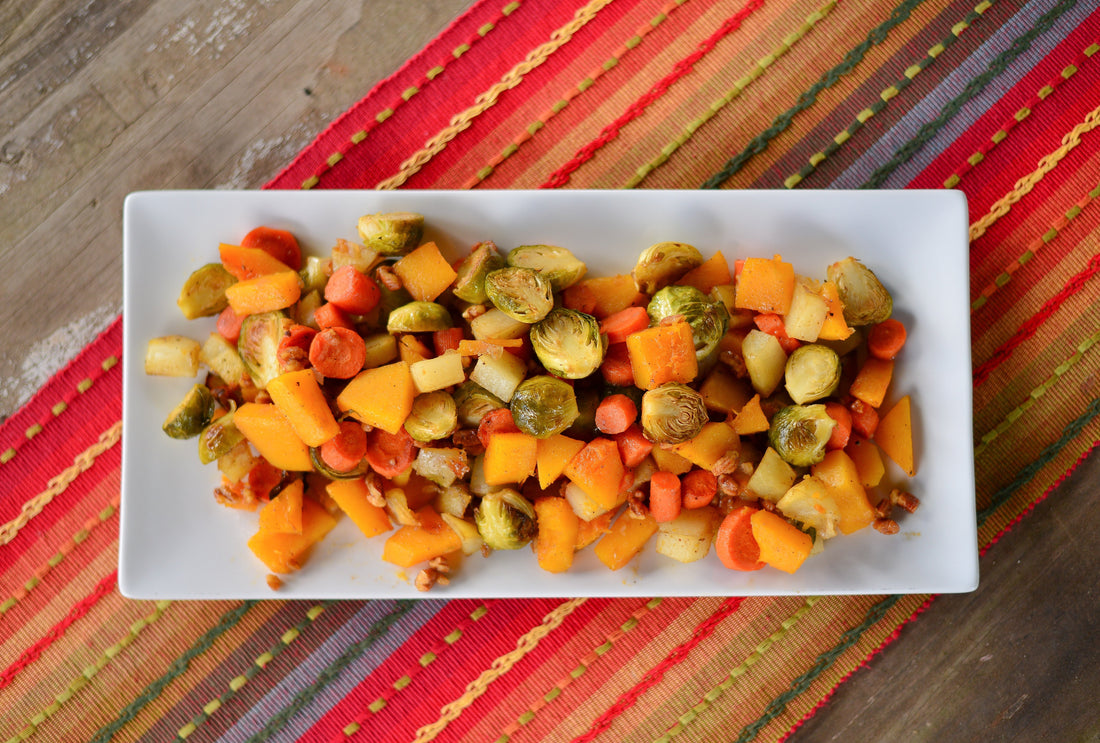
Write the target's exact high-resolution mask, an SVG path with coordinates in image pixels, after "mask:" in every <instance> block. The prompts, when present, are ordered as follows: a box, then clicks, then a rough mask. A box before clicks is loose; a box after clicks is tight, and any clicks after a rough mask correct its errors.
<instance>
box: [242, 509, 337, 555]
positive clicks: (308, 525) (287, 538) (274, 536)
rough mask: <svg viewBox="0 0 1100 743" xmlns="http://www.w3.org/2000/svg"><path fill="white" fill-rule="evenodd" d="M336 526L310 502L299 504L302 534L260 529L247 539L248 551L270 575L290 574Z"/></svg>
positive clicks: (323, 511)
mask: <svg viewBox="0 0 1100 743" xmlns="http://www.w3.org/2000/svg"><path fill="white" fill-rule="evenodd" d="M334 526H336V519H335V518H334V517H333V516H332V515H331V514H330V513H329V512H328V511H326V510H325V509H324V508H322V507H321V506H319V505H317V504H316V503H314V502H313V501H311V500H303V501H302V533H301V534H287V533H278V532H267V531H263V530H260V531H258V532H256V533H255V534H254V535H252V538H250V539H249V540H248V548H249V549H250V550H252V554H254V555H256V557H258V558H259V559H260V560H261V561H262V562H263V564H264V565H266V566H267V568H268V570H270V571H271V572H273V573H292V572H294V571H295V570H298V569H299V568H300V567H301V566H302V564H303V563H304V562H305V558H306V555H307V553H308V552H309V550H310V549H312V547H313V546H314V545H315V544H317V543H318V542H320V541H321V540H322V539H324V537H325V535H326V534H328V533H329V532H330V531H332V528H333V527H334Z"/></svg>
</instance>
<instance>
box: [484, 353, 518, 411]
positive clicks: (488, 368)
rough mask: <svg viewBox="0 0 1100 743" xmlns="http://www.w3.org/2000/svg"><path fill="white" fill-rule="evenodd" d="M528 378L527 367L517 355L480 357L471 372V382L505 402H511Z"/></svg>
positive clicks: (504, 354)
mask: <svg viewBox="0 0 1100 743" xmlns="http://www.w3.org/2000/svg"><path fill="white" fill-rule="evenodd" d="M525 376H527V365H526V364H524V363H523V359H521V358H519V357H518V356H516V355H515V354H511V353H503V354H501V355H500V357H498V358H493V357H491V356H479V357H478V359H477V363H476V364H475V365H474V368H473V369H472V370H471V371H470V381H472V382H476V383H477V384H480V385H481V386H482V387H484V388H485V389H487V390H489V392H492V393H493V394H494V395H496V396H497V397H499V398H500V399H501V400H503V401H504V402H509V401H510V400H511V399H512V395H513V394H514V393H515V391H516V387H519V384H520V382H522V381H523V378H524V377H525Z"/></svg>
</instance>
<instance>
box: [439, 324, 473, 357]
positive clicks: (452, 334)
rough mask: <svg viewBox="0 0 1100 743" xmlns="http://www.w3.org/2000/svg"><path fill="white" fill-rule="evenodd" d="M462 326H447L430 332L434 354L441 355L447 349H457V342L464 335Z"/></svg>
mask: <svg viewBox="0 0 1100 743" xmlns="http://www.w3.org/2000/svg"><path fill="white" fill-rule="evenodd" d="M465 335H466V333H465V331H464V330H463V329H462V328H447V329H445V330H437V331H435V332H434V333H432V346H434V347H435V355H436V356H442V355H443V354H445V353H447V351H455V350H458V344H459V342H460V341H462V339H463V338H464V337H465Z"/></svg>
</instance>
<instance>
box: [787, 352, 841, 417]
mask: <svg viewBox="0 0 1100 743" xmlns="http://www.w3.org/2000/svg"><path fill="white" fill-rule="evenodd" d="M784 379H785V380H786V381H785V382H784V384H786V387H787V392H789V393H790V395H791V399H792V400H794V401H795V402H796V403H798V404H799V405H803V404H805V403H808V402H813V401H814V400H820V399H822V398H824V397H828V396H829V395H831V394H833V392H834V391H836V387H837V385H838V384H839V383H840V357H839V356H837V354H836V351H834V350H833V349H831V348H827V347H825V346H822V345H820V344H817V343H809V344H807V345H805V346H799V347H798V348H796V349H795V350H794V352H793V353H792V354H791V355H790V356H788V357H787V367H786V371H785V373H784Z"/></svg>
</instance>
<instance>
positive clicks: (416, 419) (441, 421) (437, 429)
mask: <svg viewBox="0 0 1100 743" xmlns="http://www.w3.org/2000/svg"><path fill="white" fill-rule="evenodd" d="M457 427H458V410H457V407H456V406H455V400H454V398H453V397H451V394H450V393H449V392H447V391H445V390H436V391H435V392H425V393H424V394H422V395H417V396H416V399H414V400H413V406H412V410H411V411H410V412H409V416H408V417H407V418H406V419H405V430H406V431H408V433H409V435H410V436H412V437H413V438H414V439H416V440H417V441H438V440H439V439H445V438H447V437H448V436H450V435H451V434H452V433H454V430H455V428H457Z"/></svg>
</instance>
